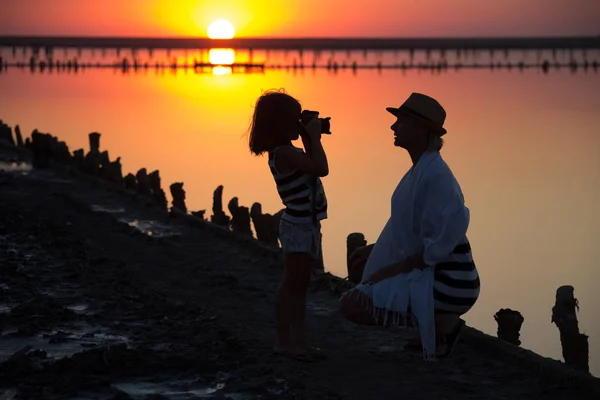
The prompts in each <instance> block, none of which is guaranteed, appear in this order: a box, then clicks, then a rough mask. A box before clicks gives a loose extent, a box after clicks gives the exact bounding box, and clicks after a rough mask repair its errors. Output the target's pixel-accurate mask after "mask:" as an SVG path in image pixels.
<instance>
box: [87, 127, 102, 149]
mask: <svg viewBox="0 0 600 400" xmlns="http://www.w3.org/2000/svg"><path fill="white" fill-rule="evenodd" d="M88 136H89V139H90V153H92V154H99V153H100V134H99V133H98V132H92V133H90V134H89V135H88Z"/></svg>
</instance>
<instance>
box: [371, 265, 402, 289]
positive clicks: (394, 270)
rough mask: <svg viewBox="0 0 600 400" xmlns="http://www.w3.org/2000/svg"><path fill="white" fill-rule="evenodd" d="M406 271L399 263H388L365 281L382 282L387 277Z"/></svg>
mask: <svg viewBox="0 0 600 400" xmlns="http://www.w3.org/2000/svg"><path fill="white" fill-rule="evenodd" d="M402 272H404V271H403V270H402V268H401V267H400V266H399V265H397V264H394V265H388V266H387V267H383V268H380V269H378V270H377V271H375V272H374V273H373V274H372V275H371V276H370V277H368V278H367V279H366V280H365V281H364V282H363V283H364V284H366V285H372V284H374V283H377V282H381V281H383V280H385V279H389V278H393V277H394V276H396V275H398V274H401V273H402Z"/></svg>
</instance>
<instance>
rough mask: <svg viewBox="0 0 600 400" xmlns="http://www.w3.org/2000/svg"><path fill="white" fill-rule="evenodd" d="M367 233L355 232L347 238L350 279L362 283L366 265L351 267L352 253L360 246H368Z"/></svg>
mask: <svg viewBox="0 0 600 400" xmlns="http://www.w3.org/2000/svg"><path fill="white" fill-rule="evenodd" d="M366 245H367V241H366V239H365V235H363V234H362V233H360V232H354V233H351V234H349V235H348V237H347V238H346V269H347V270H348V280H349V281H350V282H353V283H360V281H361V280H362V274H363V269H364V265H363V267H362V268H351V267H352V266H351V265H350V255H351V254H352V253H353V252H354V250H356V249H357V248H359V247H362V246H366Z"/></svg>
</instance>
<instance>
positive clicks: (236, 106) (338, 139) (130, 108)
mask: <svg viewBox="0 0 600 400" xmlns="http://www.w3.org/2000/svg"><path fill="white" fill-rule="evenodd" d="M17 55H19V54H17ZM60 55H61V56H64V55H63V54H62V51H61V52H60ZM66 56H67V57H75V56H78V55H77V54H76V53H74V52H70V53H67V54H66ZM123 56H124V55H123V54H120V57H123ZM5 57H6V54H5ZM81 57H82V58H84V59H85V57H88V58H89V59H92V58H91V57H92V55H91V54H87V53H85V52H84V54H83V55H81ZM94 57H96V58H95V59H97V58H98V57H100V56H99V52H96V55H95V56H94ZM104 57H105V58H101V59H102V60H105V61H107V62H108V61H111V62H112V61H113V60H118V59H117V56H116V54H114V51H113V52H112V53H111V51H108V52H107V54H106V55H105V56H104ZM144 57H145V59H150V60H163V59H167V55H161V54H160V53H158V52H156V53H155V54H153V55H152V57H153V58H150V56H149V55H147V54H141V55H139V58H140V60H142V61H143V60H144ZM168 57H169V58H168V60H170V59H171V58H173V57H176V58H178V60H180V61H181V60H183V59H185V58H186V57H188V58H193V57H197V58H200V57H201V55H198V54H196V55H195V54H193V53H192V52H189V53H188V54H187V55H184V54H183V53H176V52H172V53H171V54H170V55H169V56H168ZM240 57H242V61H244V60H246V59H245V58H244V57H247V55H241V56H240ZM253 57H254V61H256V62H259V61H261V60H262V61H264V60H267V59H268V60H270V61H269V62H270V63H271V64H278V63H280V64H282V65H284V64H286V63H287V64H290V65H291V64H293V61H294V59H296V60H300V55H299V54H293V53H288V54H284V53H277V54H274V53H271V54H269V55H266V54H263V55H260V54H255V55H253ZM261 57H263V58H261ZM267 57H268V58H267ZM302 57H303V58H302V60H304V62H305V63H307V64H310V63H311V62H312V60H313V58H314V55H312V54H306V53H305V54H304V55H303V56H302ZM430 57H431V59H433V60H437V59H440V57H441V55H440V54H432V55H431V56H430ZM452 57H455V58H456V57H458V55H456V54H448V55H447V56H446V59H447V60H449V61H448V62H449V63H451V62H452V61H453V60H454V59H453V58H452ZM461 57H462V58H461V60H465V62H467V61H468V62H473V61H474V60H479V62H481V63H482V64H484V63H485V62H488V61H489V60H490V59H492V60H498V61H502V62H503V63H506V62H508V61H510V62H511V63H513V64H515V65H516V64H517V63H518V62H520V61H524V62H528V63H532V64H536V63H538V61H540V62H541V61H543V60H550V62H554V61H553V60H554V59H555V57H556V60H558V61H559V62H561V63H568V62H569V60H571V58H574V59H576V60H577V61H579V62H581V60H583V59H584V58H587V59H589V60H590V61H592V60H598V58H599V57H598V53H597V52H595V53H593V52H588V54H585V55H584V54H583V53H582V52H575V53H573V54H570V53H569V52H558V54H556V55H553V54H552V53H551V52H542V53H540V54H538V53H537V52H529V53H523V52H514V53H510V54H508V55H507V56H505V55H504V54H503V53H497V54H494V55H491V54H489V53H488V52H481V53H478V54H467V55H465V54H462V55H461ZM319 60H320V61H319V62H320V63H321V64H327V63H328V62H330V61H331V60H334V62H338V63H339V65H342V63H343V62H347V63H348V64H350V63H352V61H357V62H358V63H366V62H370V63H376V62H377V61H378V60H380V61H381V60H383V61H382V62H384V63H391V62H397V63H402V62H403V61H405V62H407V63H408V62H410V57H409V56H408V55H407V54H394V53H381V54H377V53H368V54H367V59H366V60H365V58H364V54H362V53H361V52H359V53H357V54H355V53H352V54H346V53H345V52H340V53H335V54H333V55H332V54H330V53H321V55H320V58H319ZM393 60H396V61H393ZM414 60H415V61H414V62H415V63H418V62H422V63H425V62H426V60H427V55H426V54H415V56H414ZM454 61H456V60H454ZM298 62H299V61H298ZM204 72H206V73H195V72H194V71H193V70H184V69H182V70H177V71H171V70H169V69H168V68H167V69H158V70H152V69H149V70H147V71H145V70H140V71H137V72H133V71H128V72H127V73H125V74H124V73H123V72H122V71H121V70H119V69H117V70H113V69H86V70H79V71H78V73H77V74H75V73H67V72H65V71H62V72H58V71H53V72H52V73H49V72H48V71H46V72H44V73H39V72H36V73H34V74H31V73H30V72H29V71H28V70H19V69H9V70H8V71H4V73H2V74H1V75H0V87H1V88H2V93H3V94H4V96H2V98H1V99H0V110H1V111H0V118H2V119H4V120H5V122H7V123H8V124H11V125H14V124H20V126H21V129H22V131H23V133H24V134H29V133H30V132H31V130H33V129H34V128H38V129H40V130H41V131H45V132H51V133H53V134H55V135H58V136H59V137H60V138H61V139H62V140H65V141H66V142H67V143H68V144H69V146H70V149H71V150H75V149H77V148H85V149H86V150H87V148H88V142H87V141H88V138H87V134H88V133H90V132H92V131H97V132H101V133H102V138H101V147H102V148H103V149H108V150H109V151H110V156H111V157H112V158H115V157H117V156H121V157H122V158H121V161H122V164H123V170H124V171H125V172H135V171H137V170H138V169H139V168H142V167H147V168H150V169H151V170H152V169H159V170H160V173H161V177H162V182H163V187H164V188H165V189H166V188H168V185H169V184H170V183H172V182H184V183H185V185H184V189H185V191H186V201H187V205H188V209H190V210H200V209H207V210H208V211H207V216H208V215H210V208H211V205H212V193H213V191H214V189H215V188H216V187H217V186H218V185H221V184H222V185H224V187H225V190H224V202H228V201H229V199H231V198H232V197H234V196H237V197H238V198H239V201H240V204H242V205H246V206H250V205H251V204H252V203H253V202H255V201H258V202H260V203H262V205H263V210H264V212H270V213H274V212H276V211H277V210H279V209H280V208H281V203H280V200H279V198H278V197H277V193H276V191H275V187H274V183H273V181H272V177H271V176H270V175H269V172H268V168H267V165H266V159H265V158H256V157H253V156H251V155H250V153H249V151H248V148H247V137H246V136H245V133H246V130H247V128H248V124H249V122H250V117H251V113H252V109H253V104H254V102H255V100H256V98H257V96H259V95H260V93H261V90H265V89H270V88H281V87H283V88H286V89H287V90H288V91H289V93H290V94H292V95H294V96H296V97H297V98H299V99H300V101H301V102H302V104H303V105H304V106H305V107H306V108H308V109H313V110H314V109H316V110H320V111H321V112H322V113H323V115H324V116H331V117H332V132H333V134H332V135H331V136H327V137H324V138H323V142H324V145H325V148H326V150H327V152H328V156H329V163H330V169H331V173H330V175H329V176H328V177H326V178H324V179H323V181H324V184H325V187H326V190H327V195H328V199H329V203H330V212H329V219H328V220H327V221H325V222H324V223H323V233H324V257H325V264H326V267H327V269H328V270H330V271H332V272H333V273H335V274H338V275H340V276H345V274H346V261H345V239H346V236H347V235H348V234H349V233H351V232H355V231H360V232H363V233H364V234H365V235H366V237H367V239H368V241H369V242H372V241H374V240H375V239H376V238H377V235H378V234H379V232H380V230H381V229H382V228H383V226H384V224H385V221H386V218H387V217H388V212H389V202H390V195H391V193H392V191H393V190H394V188H395V186H396V184H397V182H398V180H399V179H400V178H401V176H402V175H403V174H404V172H405V171H406V170H407V169H408V168H409V166H410V164H409V163H410V160H409V158H408V157H407V155H406V154H405V153H404V152H403V151H402V150H400V149H398V148H395V147H393V145H392V144H393V137H392V132H391V131H390V129H389V127H390V125H391V124H392V123H393V117H392V116H391V115H389V114H388V113H387V112H386V111H385V107H387V106H395V107H397V106H399V105H400V104H401V103H402V101H403V100H404V99H405V98H406V97H407V96H408V95H409V94H410V93H411V92H413V91H418V92H423V93H427V94H429V95H432V96H434V97H436V98H437V99H438V100H439V101H440V102H441V103H442V105H444V106H445V108H446V109H447V111H448V119H447V124H446V127H447V129H448V132H449V133H448V134H447V135H446V137H445V138H446V146H445V147H444V149H443V155H444V157H445V159H446V160H447V161H448V163H449V164H450V166H451V167H452V168H453V171H454V172H455V175H456V176H457V178H458V179H459V181H460V183H461V185H462V188H463V191H464V194H465V197H466V200H467V203H468V206H469V207H470V209H471V213H472V223H471V226H470V230H469V237H470V240H471V242H472V245H473V249H474V256H475V258H476V262H477V264H478V267H479V271H480V274H481V280H482V293H481V297H480V300H479V302H478V303H477V305H476V307H475V308H474V309H473V310H472V311H471V312H469V313H468V314H467V315H466V320H467V322H468V323H469V324H470V325H473V326H475V327H477V328H479V329H482V330H483V331H485V332H487V333H490V334H493V335H495V334H496V323H495V321H494V319H493V314H494V313H495V312H496V311H498V310H499V309H500V308H512V309H516V310H519V311H520V312H521V313H522V314H523V316H524V317H525V323H524V325H523V328H522V330H521V334H522V337H521V339H522V342H523V344H522V346H523V347H525V348H529V349H532V350H534V351H536V352H539V353H541V354H543V355H546V356H549V357H552V358H556V359H561V350H560V340H559V335H558V329H557V328H556V326H555V325H553V324H551V322H550V317H551V308H552V306H553V304H554V296H555V291H556V289H557V288H558V287H559V286H561V285H573V286H574V287H575V296H576V297H577V298H578V300H579V304H580V306H581V312H580V314H579V318H580V328H581V330H582V331H583V332H584V333H586V334H588V335H589V336H590V339H589V340H590V357H591V369H592V372H593V373H594V374H595V375H600V351H598V349H599V348H600V322H599V320H598V319H597V318H596V317H595V316H597V315H599V314H600V302H599V301H598V296H597V293H596V292H597V288H596V285H597V282H600V269H599V268H598V260H599V259H600V247H599V246H598V245H597V244H596V241H597V238H599V237H600V212H599V211H598V209H597V205H598V204H600V128H599V126H600V113H598V110H600V90H598V88H600V85H599V83H600V76H599V75H598V73H597V72H594V71H593V70H592V69H588V70H587V72H586V71H584V70H583V69H581V68H579V69H578V70H577V72H576V73H572V72H571V71H570V70H569V69H568V68H564V67H563V68H561V69H559V70H556V69H554V68H550V70H549V71H547V73H545V72H544V71H543V70H542V69H540V68H538V67H532V68H529V69H524V70H523V71H520V70H519V69H518V68H513V69H511V70H508V69H502V70H498V69H494V70H489V69H481V68H480V69H461V70H458V71H456V70H454V69H452V68H449V69H448V70H443V71H441V72H439V71H429V70H420V69H409V70H386V69H384V70H382V71H378V70H377V69H374V70H358V71H357V72H356V73H353V72H352V71H351V70H339V71H338V72H337V73H335V72H334V71H333V70H331V69H330V70H327V69H325V70H320V69H316V70H312V69H310V68H308V69H306V68H305V69H304V70H297V71H294V70H293V69H291V70H289V71H286V70H285V69H282V70H278V69H274V70H271V69H267V70H265V71H264V73H253V74H236V73H233V74H229V73H228V72H230V71H227V69H225V70H224V71H223V70H218V71H216V72H219V73H223V75H217V74H212V73H211V71H210V69H209V70H208V71H206V70H205V71H204ZM167 191H168V190H167Z"/></svg>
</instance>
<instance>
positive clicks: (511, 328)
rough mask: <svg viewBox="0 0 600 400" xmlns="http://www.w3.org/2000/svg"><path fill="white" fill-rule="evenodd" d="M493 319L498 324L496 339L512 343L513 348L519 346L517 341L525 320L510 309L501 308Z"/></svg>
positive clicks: (518, 313) (519, 343) (519, 341)
mask: <svg viewBox="0 0 600 400" xmlns="http://www.w3.org/2000/svg"><path fill="white" fill-rule="evenodd" d="M494 319H495V320H496V322H497V323H498V338H499V339H502V340H504V341H505V342H508V343H512V344H514V345H515V346H519V345H521V340H519V336H520V333H519V332H520V330H521V325H523V321H525V318H523V316H522V315H521V313H520V312H518V311H515V310H511V309H510V308H501V309H500V310H499V311H498V312H497V313H496V314H494Z"/></svg>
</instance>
